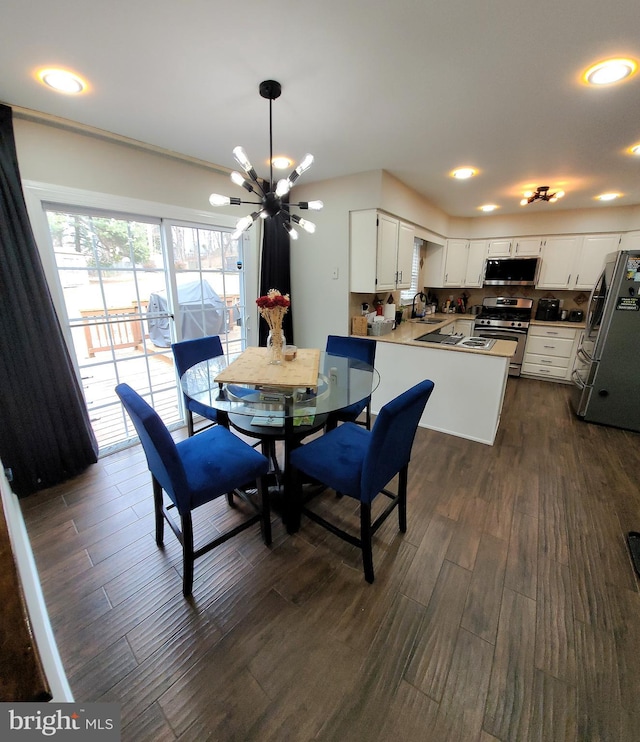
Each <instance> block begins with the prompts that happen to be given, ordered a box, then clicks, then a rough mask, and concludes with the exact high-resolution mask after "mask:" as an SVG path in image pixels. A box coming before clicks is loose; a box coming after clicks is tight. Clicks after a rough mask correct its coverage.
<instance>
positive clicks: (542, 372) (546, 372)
mask: <svg viewBox="0 0 640 742" xmlns="http://www.w3.org/2000/svg"><path fill="white" fill-rule="evenodd" d="M538 371H539V372H540V373H541V374H548V373H549V369H548V368H539V369H538Z"/></svg>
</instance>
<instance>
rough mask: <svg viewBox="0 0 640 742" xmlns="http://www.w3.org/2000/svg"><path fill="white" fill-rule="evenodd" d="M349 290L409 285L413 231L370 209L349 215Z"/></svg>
mask: <svg viewBox="0 0 640 742" xmlns="http://www.w3.org/2000/svg"><path fill="white" fill-rule="evenodd" d="M349 231H350V235H349V236H350V245H349V246H350V273H351V281H350V283H351V291H354V292H357V293H375V292H378V291H394V290H396V289H405V288H409V287H410V286H411V265H412V261H413V237H414V228H413V226H412V225H410V224H406V223H404V222H400V220H399V219H396V218H395V217H392V216H390V215H388V214H384V213H382V212H379V211H376V210H375V209H370V210H366V211H352V212H351V214H350V225H349Z"/></svg>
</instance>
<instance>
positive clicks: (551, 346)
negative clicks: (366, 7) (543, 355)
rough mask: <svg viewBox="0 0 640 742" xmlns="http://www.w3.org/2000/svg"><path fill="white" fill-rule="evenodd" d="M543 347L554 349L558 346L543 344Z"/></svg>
mask: <svg viewBox="0 0 640 742" xmlns="http://www.w3.org/2000/svg"><path fill="white" fill-rule="evenodd" d="M542 347H543V348H550V349H551V350H553V349H554V348H555V347H556V346H555V345H543V346H542Z"/></svg>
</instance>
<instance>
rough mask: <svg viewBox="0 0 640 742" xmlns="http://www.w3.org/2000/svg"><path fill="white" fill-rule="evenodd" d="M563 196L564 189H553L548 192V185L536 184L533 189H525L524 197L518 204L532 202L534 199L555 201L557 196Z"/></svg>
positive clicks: (523, 204)
mask: <svg viewBox="0 0 640 742" xmlns="http://www.w3.org/2000/svg"><path fill="white" fill-rule="evenodd" d="M563 196H564V191H555V193H549V186H538V188H536V190H535V191H525V192H524V198H523V199H522V201H520V206H526V205H527V204H532V203H533V202H534V201H549V203H555V202H556V201H557V200H558V199H559V198H562V197H563Z"/></svg>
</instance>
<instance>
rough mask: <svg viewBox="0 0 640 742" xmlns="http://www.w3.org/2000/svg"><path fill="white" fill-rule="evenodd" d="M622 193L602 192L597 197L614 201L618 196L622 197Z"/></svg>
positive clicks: (599, 199)
mask: <svg viewBox="0 0 640 742" xmlns="http://www.w3.org/2000/svg"><path fill="white" fill-rule="evenodd" d="M621 195H622V194H621V193H601V194H600V195H599V196H596V199H597V200H598V201H613V200H614V199H616V198H620V196H621Z"/></svg>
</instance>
